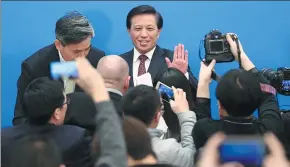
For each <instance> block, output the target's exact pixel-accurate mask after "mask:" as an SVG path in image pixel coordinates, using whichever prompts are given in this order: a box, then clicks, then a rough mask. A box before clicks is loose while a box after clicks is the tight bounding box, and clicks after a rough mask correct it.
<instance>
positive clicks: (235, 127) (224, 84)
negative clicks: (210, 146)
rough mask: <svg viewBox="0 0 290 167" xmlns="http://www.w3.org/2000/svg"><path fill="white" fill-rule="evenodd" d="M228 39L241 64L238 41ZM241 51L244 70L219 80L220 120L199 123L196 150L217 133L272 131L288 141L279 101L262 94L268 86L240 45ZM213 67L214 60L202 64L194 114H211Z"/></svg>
mask: <svg viewBox="0 0 290 167" xmlns="http://www.w3.org/2000/svg"><path fill="white" fill-rule="evenodd" d="M226 38H227V41H228V43H229V45H230V50H231V52H232V54H233V56H234V58H235V60H236V61H238V60H239V57H238V49H237V44H236V42H235V41H234V40H233V39H232V38H231V35H230V34H228V35H227V36H226ZM238 43H239V42H238ZM239 48H240V60H241V62H240V63H241V66H242V68H243V69H233V70H230V71H228V72H227V73H226V74H225V75H224V76H223V77H222V78H221V79H220V81H219V83H218V85H217V88H216V97H217V99H218V107H219V115H220V118H221V119H220V120H212V119H211V118H205V119H201V120H199V121H198V122H197V123H196V125H195V127H194V129H193V134H192V136H193V138H194V142H195V145H196V148H197V149H199V148H201V147H203V146H204V144H205V143H206V141H207V139H208V138H210V136H211V135H213V134H214V133H215V132H218V131H223V132H224V133H226V134H239V135H244V134H245V135H251V134H263V133H265V132H267V131H271V132H273V133H274V134H275V135H277V136H278V137H279V138H280V139H281V140H282V141H285V140H284V139H283V138H284V136H283V135H284V134H283V133H284V127H283V121H282V119H281V115H280V113H279V112H278V111H279V107H278V104H277V101H276V98H275V96H274V95H273V94H271V93H266V92H262V90H261V86H260V84H261V83H263V84H267V81H266V80H265V79H264V78H263V77H262V75H260V73H259V71H258V70H257V69H256V68H255V66H254V64H253V63H252V62H251V60H250V59H249V58H248V56H247V55H246V53H245V52H244V51H243V48H242V45H241V44H240V43H239ZM214 65H215V60H213V61H212V62H211V63H210V64H209V66H206V65H205V64H204V63H203V62H202V63H201V67H200V73H199V83H198V89H197V103H196V111H195V112H206V113H208V112H210V92H209V84H210V82H211V74H212V71H213V69H214ZM266 86H269V85H266ZM269 87H270V86H269ZM256 109H258V110H259V119H254V118H253V116H252V114H253V113H254V111H255V110H256Z"/></svg>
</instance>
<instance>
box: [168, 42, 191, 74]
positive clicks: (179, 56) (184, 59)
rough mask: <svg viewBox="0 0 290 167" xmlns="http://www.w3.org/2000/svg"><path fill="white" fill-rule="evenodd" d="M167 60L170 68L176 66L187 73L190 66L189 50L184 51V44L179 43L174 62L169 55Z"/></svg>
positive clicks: (176, 47)
mask: <svg viewBox="0 0 290 167" xmlns="http://www.w3.org/2000/svg"><path fill="white" fill-rule="evenodd" d="M165 61H166V64H167V66H168V68H176V69H178V70H179V71H181V72H182V73H183V74H185V73H186V72H187V68H188V51H187V50H185V51H184V45H182V44H178V46H175V48H174V54H173V61H172V63H171V61H170V60H169V58H168V57H166V58H165Z"/></svg>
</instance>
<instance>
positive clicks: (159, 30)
mask: <svg viewBox="0 0 290 167" xmlns="http://www.w3.org/2000/svg"><path fill="white" fill-rule="evenodd" d="M161 31H162V28H160V29H158V36H157V38H159V37H160V33H161Z"/></svg>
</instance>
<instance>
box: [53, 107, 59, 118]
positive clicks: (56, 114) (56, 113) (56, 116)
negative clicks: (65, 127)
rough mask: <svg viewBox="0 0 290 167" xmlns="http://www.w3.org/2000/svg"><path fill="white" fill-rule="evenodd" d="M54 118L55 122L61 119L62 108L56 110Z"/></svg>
mask: <svg viewBox="0 0 290 167" xmlns="http://www.w3.org/2000/svg"><path fill="white" fill-rule="evenodd" d="M52 117H53V118H54V119H55V120H59V119H60V108H57V109H55V110H54V113H53V115H52Z"/></svg>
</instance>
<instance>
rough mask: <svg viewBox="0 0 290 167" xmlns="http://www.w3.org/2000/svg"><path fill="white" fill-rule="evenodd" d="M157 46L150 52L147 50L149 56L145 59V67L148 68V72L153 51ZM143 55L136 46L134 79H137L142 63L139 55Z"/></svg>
mask: <svg viewBox="0 0 290 167" xmlns="http://www.w3.org/2000/svg"><path fill="white" fill-rule="evenodd" d="M155 48H156V46H155V47H154V48H153V49H152V50H150V51H149V52H147V53H146V54H145V55H146V56H147V57H148V59H147V60H146V61H145V68H146V72H148V68H149V65H150V63H151V60H152V57H153V53H154V51H155ZM140 55H142V54H141V53H139V52H138V50H137V49H136V48H135V47H134V56H133V81H134V80H135V78H136V77H137V76H138V68H139V65H140V60H139V56H140Z"/></svg>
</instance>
